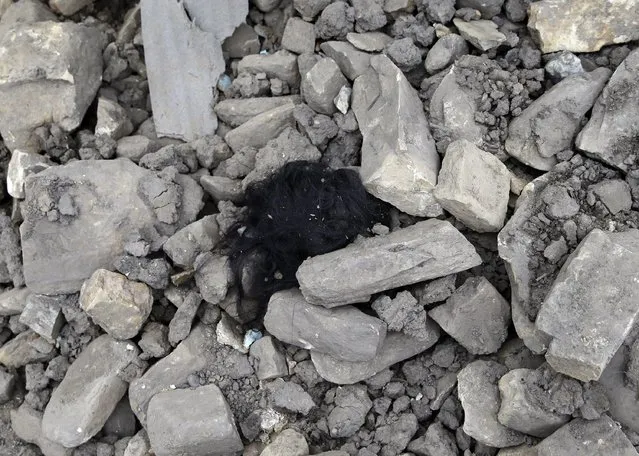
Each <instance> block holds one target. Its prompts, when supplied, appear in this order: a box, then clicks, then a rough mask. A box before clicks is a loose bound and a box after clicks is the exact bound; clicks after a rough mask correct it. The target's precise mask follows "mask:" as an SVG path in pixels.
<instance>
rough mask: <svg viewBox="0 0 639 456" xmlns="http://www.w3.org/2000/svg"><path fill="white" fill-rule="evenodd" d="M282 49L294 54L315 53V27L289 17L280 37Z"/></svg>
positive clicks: (296, 18)
mask: <svg viewBox="0 0 639 456" xmlns="http://www.w3.org/2000/svg"><path fill="white" fill-rule="evenodd" d="M282 48H284V49H287V50H289V51H291V52H295V53H296V54H304V53H307V52H310V53H313V52H314V51H315V27H313V24H311V23H309V22H306V21H304V20H302V19H300V18H298V17H291V18H290V19H289V20H288V21H287V22H286V27H285V28H284V34H283V35H282Z"/></svg>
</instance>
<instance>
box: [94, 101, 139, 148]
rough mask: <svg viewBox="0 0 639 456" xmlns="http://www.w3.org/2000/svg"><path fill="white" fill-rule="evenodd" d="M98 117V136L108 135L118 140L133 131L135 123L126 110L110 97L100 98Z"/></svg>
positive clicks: (96, 130) (96, 128)
mask: <svg viewBox="0 0 639 456" xmlns="http://www.w3.org/2000/svg"><path fill="white" fill-rule="evenodd" d="M97 117H98V120H97V123H96V125H95V135H96V136H108V137H109V138H112V139H114V140H116V141H117V140H118V139H120V138H122V137H123V136H127V135H130V134H131V133H132V132H133V124H132V123H131V120H130V119H129V115H128V114H127V112H126V110H125V109H124V108H123V107H122V106H120V105H119V104H118V103H117V102H116V101H113V100H110V99H109V98H105V97H100V98H99V99H98V114H97Z"/></svg>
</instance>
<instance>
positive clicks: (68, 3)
mask: <svg viewBox="0 0 639 456" xmlns="http://www.w3.org/2000/svg"><path fill="white" fill-rule="evenodd" d="M92 3H93V0H49V6H50V7H51V9H53V11H56V12H58V13H60V14H63V15H64V16H72V15H73V14H75V13H77V12H78V11H80V10H81V9H82V8H84V7H86V6H89V5H91V4H92Z"/></svg>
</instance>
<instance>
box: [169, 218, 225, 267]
mask: <svg viewBox="0 0 639 456" xmlns="http://www.w3.org/2000/svg"><path fill="white" fill-rule="evenodd" d="M219 240H220V234H219V228H218V226H217V222H216V217H215V215H207V216H206V217H202V218H201V219H199V220H197V221H195V222H193V223H191V224H190V225H187V226H185V227H184V228H182V229H181V230H179V231H178V232H176V233H175V234H174V235H173V236H171V237H170V238H169V239H168V240H167V241H166V242H165V243H164V245H163V246H162V248H163V249H164V252H165V253H166V254H167V255H168V256H169V258H171V261H173V264H175V265H177V266H179V267H181V268H184V269H188V268H191V267H193V264H194V263H195V259H196V258H197V256H198V255H199V254H200V253H204V252H208V251H210V250H212V249H213V248H214V247H215V246H216V245H217V243H218V242H219Z"/></svg>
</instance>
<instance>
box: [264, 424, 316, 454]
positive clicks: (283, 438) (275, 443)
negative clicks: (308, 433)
mask: <svg viewBox="0 0 639 456" xmlns="http://www.w3.org/2000/svg"><path fill="white" fill-rule="evenodd" d="M308 453H309V451H308V444H307V443H306V439H305V438H304V436H303V435H302V434H300V433H299V432H297V431H295V430H293V429H285V430H283V431H282V432H280V433H279V434H278V435H277V436H275V438H274V439H273V440H272V442H271V443H270V444H268V445H267V446H266V448H264V450H262V452H261V453H260V456H284V455H287V456H305V455H307V454H308Z"/></svg>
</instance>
